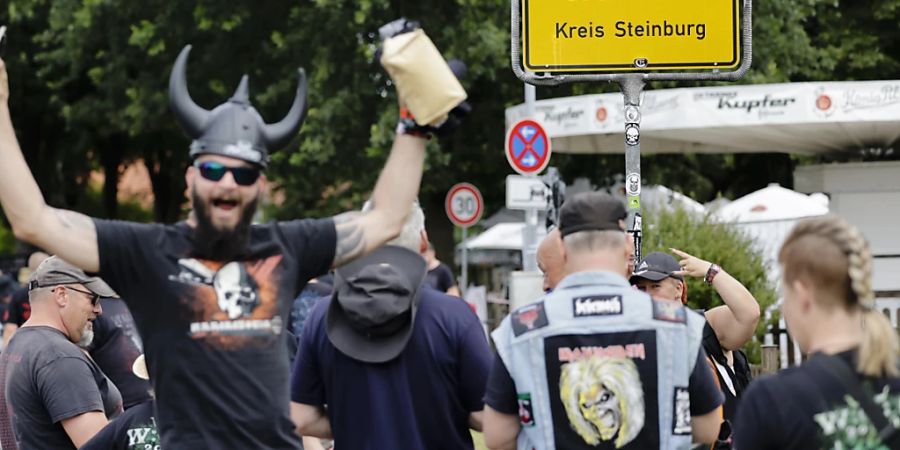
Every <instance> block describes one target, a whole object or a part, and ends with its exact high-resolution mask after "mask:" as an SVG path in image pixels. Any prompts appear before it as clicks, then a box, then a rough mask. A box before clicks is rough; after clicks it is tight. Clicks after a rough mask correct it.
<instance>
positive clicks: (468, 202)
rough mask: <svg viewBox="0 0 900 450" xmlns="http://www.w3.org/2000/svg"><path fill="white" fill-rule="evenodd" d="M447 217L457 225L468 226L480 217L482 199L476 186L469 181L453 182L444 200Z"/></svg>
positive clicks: (482, 208)
mask: <svg viewBox="0 0 900 450" xmlns="http://www.w3.org/2000/svg"><path fill="white" fill-rule="evenodd" d="M444 209H446V211H447V217H449V218H450V221H451V222H453V223H454V224H456V226H458V227H463V228H466V227H470V226H472V225H475V223H476V222H478V220H479V219H481V212H482V211H483V210H484V201H483V200H482V199H481V192H479V191H478V188H477V187H475V186H472V185H471V184H469V183H459V184H455V185H454V186H453V187H452V188H450V192H448V193H447V199H446V201H444Z"/></svg>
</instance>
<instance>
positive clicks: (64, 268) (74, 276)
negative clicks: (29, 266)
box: [28, 256, 119, 298]
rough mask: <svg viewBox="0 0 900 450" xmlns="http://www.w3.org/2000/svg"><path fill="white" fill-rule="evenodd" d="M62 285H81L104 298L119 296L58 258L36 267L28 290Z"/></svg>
mask: <svg viewBox="0 0 900 450" xmlns="http://www.w3.org/2000/svg"><path fill="white" fill-rule="evenodd" d="M63 284H82V285H84V287H86V288H87V289H88V290H89V291H91V292H93V293H94V294H97V295H99V296H100V297H104V298H110V297H113V298H115V297H118V296H119V294H116V291H114V290H112V288H110V287H109V285H107V284H106V283H105V282H104V281H103V280H101V279H100V278H99V277H91V276H88V275H87V274H86V273H84V271H83V270H81V269H79V268H77V267H75V266H73V265H72V264H69V263H68V262H66V261H63V260H62V259H61V258H59V257H58V256H51V257H49V258H47V259H45V260H44V262H42V263H41V265H39V266H38V267H37V269H36V270H35V271H34V273H32V274H31V277H29V279H28V290H29V291H33V290H35V289H40V288H45V287H52V286H60V285H63Z"/></svg>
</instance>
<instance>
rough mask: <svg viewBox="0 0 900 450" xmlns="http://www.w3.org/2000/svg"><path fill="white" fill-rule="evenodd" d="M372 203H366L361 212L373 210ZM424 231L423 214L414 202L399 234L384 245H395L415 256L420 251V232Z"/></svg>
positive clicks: (416, 202) (417, 203)
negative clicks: (411, 252) (413, 253)
mask: <svg viewBox="0 0 900 450" xmlns="http://www.w3.org/2000/svg"><path fill="white" fill-rule="evenodd" d="M373 207H374V206H373V204H372V201H371V200H369V201H366V203H365V205H363V209H362V210H363V212H367V211H370V210H371V209H372V208H373ZM423 231H425V212H424V211H422V207H421V206H419V202H418V201H414V202H413V204H412V208H410V211H409V215H408V216H406V222H404V223H403V229H402V230H401V231H400V234H399V235H398V236H397V237H395V238H394V239H393V240H391V241H388V242H387V243H386V244H385V245H395V246H397V247H403V248H405V249H407V250H411V251H413V252H415V253H416V254H419V253H421V251H420V250H422V248H421V246H422V232H423Z"/></svg>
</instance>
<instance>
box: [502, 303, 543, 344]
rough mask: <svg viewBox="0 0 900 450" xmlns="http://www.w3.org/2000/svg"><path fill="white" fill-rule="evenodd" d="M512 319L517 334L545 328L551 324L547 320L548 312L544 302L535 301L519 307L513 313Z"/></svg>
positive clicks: (514, 331)
mask: <svg viewBox="0 0 900 450" xmlns="http://www.w3.org/2000/svg"><path fill="white" fill-rule="evenodd" d="M510 321H511V322H512V329H513V334H514V335H516V336H520V335H522V333H527V332H529V331H534V330H537V329H539V328H544V327H546V326H547V325H549V324H550V322H549V321H548V320H547V312H546V311H545V310H544V304H543V303H535V304H533V305H528V306H523V307H521V308H519V309H517V310H516V311H515V312H514V313H512V316H511V317H510Z"/></svg>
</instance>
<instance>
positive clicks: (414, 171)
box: [332, 134, 425, 267]
mask: <svg viewBox="0 0 900 450" xmlns="http://www.w3.org/2000/svg"><path fill="white" fill-rule="evenodd" d="M424 160H425V140H424V139H422V138H419V137H413V136H410V135H405V134H400V135H397V137H396V138H395V139H394V146H393V148H391V154H390V156H388V160H387V163H386V164H385V165H384V169H382V171H381V175H380V176H379V177H378V182H377V183H376V184H375V190H374V191H373V192H372V204H373V208H372V209H371V210H369V211H367V212H365V213H357V212H349V213H344V214H340V215H338V216H335V217H334V224H335V229H336V230H337V246H336V248H335V253H334V263H333V264H332V265H333V266H334V267H339V266H342V265H344V264H346V263H348V262H350V261H353V260H354V259H356V258H359V257H360V256H362V255H364V254H366V253H369V252H370V251H372V250H374V249H376V248H378V247H380V246H382V245H384V243H385V242H387V241H389V240H391V239H393V238H395V237H397V235H398V234H400V230H401V229H402V228H403V223H404V222H405V221H406V216H407V215H409V211H410V206H411V205H412V204H413V201H415V199H416V197H417V196H418V193H419V182H420V181H421V180H422V165H423V163H424Z"/></svg>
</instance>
